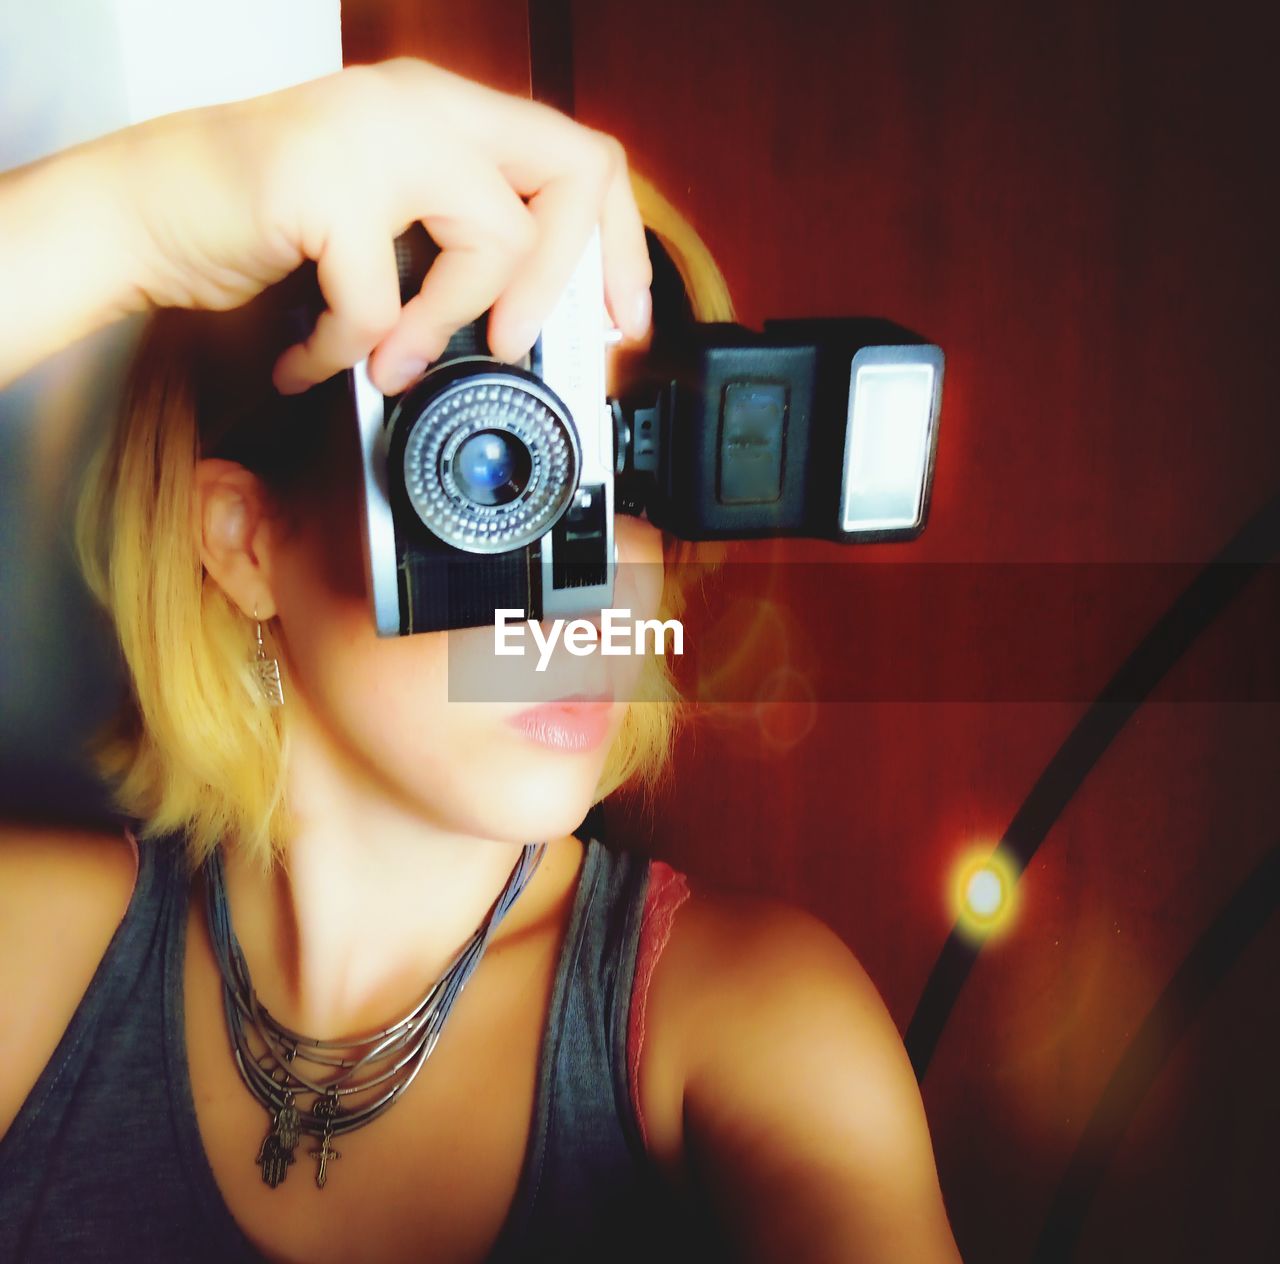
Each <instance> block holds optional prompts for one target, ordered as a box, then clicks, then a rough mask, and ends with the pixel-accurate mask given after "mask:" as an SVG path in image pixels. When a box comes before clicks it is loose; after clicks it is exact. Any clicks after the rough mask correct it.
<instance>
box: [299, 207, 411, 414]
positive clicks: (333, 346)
mask: <svg viewBox="0 0 1280 1264" xmlns="http://www.w3.org/2000/svg"><path fill="white" fill-rule="evenodd" d="M316 279H317V280H318V281H319V283H320V291H321V293H322V294H323V295H324V299H325V302H326V303H327V304H328V307H327V309H326V310H325V311H323V312H322V313H321V314H320V318H319V319H318V320H317V321H316V326H315V329H314V330H313V331H312V333H311V336H310V337H309V338H307V340H306V341H305V342H300V343H296V344H295V345H294V346H292V347H290V348H288V350H286V351H285V352H284V354H283V355H281V356H280V358H279V359H278V360H277V361H276V365H275V370H274V373H273V380H274V381H275V385H276V389H277V390H279V391H280V392H281V393H282V394H284V395H296V394H299V393H300V392H302V391H305V390H307V389H308V388H309V387H312V386H314V385H316V383H318V382H323V381H325V380H326V379H328V378H330V377H332V376H333V375H334V374H335V373H338V372H340V371H341V370H343V369H348V368H350V367H351V366H352V365H353V364H355V363H357V362H358V361H359V360H362V359H364V358H365V356H367V355H368V354H369V352H370V351H371V350H372V349H373V347H375V346H376V345H377V344H378V342H379V340H380V339H382V338H383V337H385V336H386V334H387V332H388V330H390V329H392V328H393V327H394V326H395V323H396V320H397V318H398V317H399V315H400V284H399V280H398V278H397V275H396V260H395V250H394V247H393V246H392V243H391V241H390V239H389V238H388V236H387V234H386V231H385V230H382V231H379V230H378V229H377V228H376V227H374V226H372V225H360V226H358V227H355V226H353V227H350V228H347V229H345V230H338V231H335V232H331V233H330V235H329V237H328V238H327V239H326V241H325V244H324V247H323V248H322V249H321V251H320V253H319V256H318V257H317V259H316Z"/></svg>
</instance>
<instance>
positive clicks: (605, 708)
mask: <svg viewBox="0 0 1280 1264" xmlns="http://www.w3.org/2000/svg"><path fill="white" fill-rule="evenodd" d="M612 714H613V699H612V698H610V697H608V696H607V695H602V696H596V697H585V696H574V697H571V698H561V699H559V700H557V701H556V702H544V703H541V704H540V705H539V706H536V707H530V708H529V709H528V710H527V711H521V712H519V713H517V714H516V715H513V716H509V717H508V718H507V723H508V724H510V725H511V726H512V727H513V728H514V729H516V730H517V731H518V732H520V733H523V734H524V736H525V737H527V738H528V739H529V740H530V741H531V742H536V743H537V744H538V745H539V746H545V747H546V748H547V749H549V750H558V751H566V752H569V753H572V754H577V753H581V752H583V751H589V750H594V749H595V748H596V747H597V746H599V745H600V743H601V742H603V741H604V739H605V738H606V737H607V736H608V734H609V722H610V719H611V717H612Z"/></svg>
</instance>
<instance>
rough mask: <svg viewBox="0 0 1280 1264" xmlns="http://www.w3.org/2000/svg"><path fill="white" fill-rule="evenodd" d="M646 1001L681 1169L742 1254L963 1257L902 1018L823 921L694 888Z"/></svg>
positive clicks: (943, 1260) (934, 1260) (941, 1261)
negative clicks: (673, 1102) (673, 1112)
mask: <svg viewBox="0 0 1280 1264" xmlns="http://www.w3.org/2000/svg"><path fill="white" fill-rule="evenodd" d="M651 1004H652V1005H654V1006H655V1017H657V1013H659V1012H660V1013H661V1015H662V1017H661V1020H660V1024H661V1030H660V1031H659V1030H658V1029H657V1026H658V1025H657V1024H655V1030H654V1039H655V1042H656V1043H657V1045H658V1047H659V1050H660V1052H659V1053H658V1057H659V1059H660V1060H661V1061H662V1062H663V1064H664V1065H665V1066H666V1067H667V1068H668V1075H669V1076H670V1077H671V1078H672V1079H673V1080H675V1079H677V1078H678V1080H679V1083H680V1089H681V1091H680V1102H681V1111H680V1113H681V1139H680V1140H681V1150H682V1155H683V1162H684V1165H685V1170H686V1172H687V1173H690V1174H692V1176H693V1179H694V1180H695V1181H696V1182H697V1183H698V1184H699V1185H700V1186H701V1187H702V1188H703V1190H704V1191H705V1193H706V1195H707V1196H708V1197H709V1198H710V1199H711V1200H712V1202H713V1204H714V1205H716V1206H717V1207H718V1208H720V1209H722V1210H723V1211H724V1218H725V1220H726V1223H727V1224H728V1226H729V1227H730V1230H731V1232H732V1233H733V1234H734V1236H736V1237H737V1239H738V1245H739V1247H740V1249H741V1250H743V1251H744V1252H745V1253H746V1258H749V1259H753V1260H773V1259H777V1260H783V1259H786V1260H814V1261H816V1260H836V1259H864V1260H868V1261H880V1260H885V1261H888V1260H895V1261H902V1260H910V1261H922V1262H923V1261H928V1262H929V1264H954V1262H955V1261H956V1260H958V1259H959V1255H958V1254H957V1252H956V1248H955V1244H954V1240H953V1239H952V1236H951V1231H950V1227H949V1225H948V1222H947V1217H946V1212H945V1209H944V1207H943V1202H942V1196H941V1192H940V1190H939V1186H938V1180H937V1173H936V1167H935V1164H934V1158H933V1150H932V1145H931V1142H930V1138H929V1132H928V1126H927V1123H926V1120H925V1115H924V1108H923V1105H922V1102H921V1097H920V1092H919V1088H918V1086H917V1083H916V1079H915V1075H914V1073H913V1071H912V1068H911V1064H910V1061H909V1059H908V1058H907V1055H906V1051H905V1049H904V1048H903V1044H902V1040H901V1037H900V1036H899V1033H898V1029H897V1027H896V1025H895V1023H894V1022H893V1019H892V1017H891V1015H890V1014H889V1012H888V1010H887V1009H886V1007H885V1005H884V1002H883V1000H882V999H881V997H880V994H879V992H878V990H877V989H876V987H875V984H874V983H873V982H872V980H871V979H870V977H869V976H868V974H867V972H866V971H865V970H864V969H863V967H862V965H861V963H860V962H859V961H858V959H857V957H856V956H855V955H854V953H853V952H852V951H851V950H850V949H849V947H848V946H847V945H846V944H845V943H844V941H843V940H842V939H841V938H840V936H838V935H837V934H836V933H835V932H834V931H833V930H832V929H831V928H830V927H828V926H827V925H826V924H825V923H824V922H822V921H821V920H820V919H819V918H817V917H815V916H814V915H813V914H811V913H809V912H807V911H806V910H804V909H802V908H798V907H796V906H794V905H790V904H787V903H784V902H782V901H778V900H772V899H764V898H758V897H749V896H739V895H729V894H723V893H714V892H700V891H697V890H695V892H694V893H693V895H692V897H691V898H690V899H689V900H688V901H687V902H686V903H685V905H684V906H683V908H682V909H681V910H680V912H679V914H678V915H677V917H676V919H675V923H674V925H673V928H672V933H671V938H670V941H669V943H668V946H667V950H666V952H664V954H663V959H662V961H661V962H660V964H659V968H658V970H657V971H655V975H654V980H653V988H652V991H651Z"/></svg>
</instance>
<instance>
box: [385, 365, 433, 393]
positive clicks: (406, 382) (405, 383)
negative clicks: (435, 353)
mask: <svg viewBox="0 0 1280 1264" xmlns="http://www.w3.org/2000/svg"><path fill="white" fill-rule="evenodd" d="M426 371H427V361H426V360H424V359H422V358H421V357H420V356H409V358H408V359H406V360H401V361H400V367H399V368H398V369H397V370H396V372H394V373H393V374H392V375H391V389H390V390H388V391H386V392H385V393H386V394H388V395H402V394H403V393H404V392H405V391H407V390H408V389H409V387H411V386H412V385H413V384H414V382H416V381H417V380H418V379H419V378H420V377H421V376H422V375H423V374H424V373H425V372H426Z"/></svg>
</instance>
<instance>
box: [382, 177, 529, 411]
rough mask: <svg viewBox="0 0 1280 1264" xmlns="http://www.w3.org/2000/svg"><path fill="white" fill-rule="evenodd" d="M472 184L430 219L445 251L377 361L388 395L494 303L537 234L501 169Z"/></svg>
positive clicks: (473, 179) (472, 180)
mask: <svg viewBox="0 0 1280 1264" xmlns="http://www.w3.org/2000/svg"><path fill="white" fill-rule="evenodd" d="M465 183H466V185H467V187H466V188H465V190H459V189H458V187H457V186H455V193H459V194H460V202H459V204H458V205H457V206H456V208H455V210H454V213H453V214H451V215H442V216H433V217H430V218H428V219H427V220H426V221H425V223H426V226H427V230H428V232H430V234H431V236H432V237H433V238H434V239H435V242H436V244H437V245H438V246H440V247H441V252H440V254H439V255H438V256H437V258H436V260H435V262H434V263H433V264H432V265H431V268H430V269H429V271H428V272H427V275H426V278H425V279H424V281H423V283H422V288H421V290H420V291H419V292H418V294H417V295H415V296H414V297H413V298H412V299H411V300H410V301H409V302H408V303H406V304H405V306H404V309H403V310H402V311H401V313H400V318H399V320H398V321H397V323H396V326H395V328H394V329H393V330H392V331H391V333H390V334H389V335H388V336H387V337H386V338H385V339H384V340H383V342H382V343H381V344H380V345H379V346H378V348H377V349H376V351H375V352H374V354H373V356H372V357H371V359H370V362H369V372H370V376H371V377H372V379H373V381H374V382H375V384H376V385H378V387H379V389H381V390H383V392H384V394H398V393H399V392H400V391H402V390H403V389H404V388H405V387H406V386H407V385H408V384H409V383H410V382H411V381H413V380H414V379H415V378H416V377H418V376H419V375H420V374H421V373H422V371H423V370H424V369H425V368H426V366H427V365H428V364H430V363H431V362H432V361H433V360H435V359H436V358H437V357H438V356H439V355H440V353H441V352H442V351H443V350H444V347H445V344H446V343H447V342H448V341H449V339H450V337H451V336H452V335H453V334H454V332H455V331H456V330H458V329H460V328H461V327H462V326H463V325H465V324H468V323H469V322H470V321H473V320H475V319H476V317H477V316H479V315H480V314H481V313H483V312H484V311H486V310H488V308H490V307H491V306H493V304H494V302H495V300H496V299H497V298H498V296H499V295H500V294H501V293H502V291H503V289H504V288H505V287H506V286H507V284H508V283H509V281H510V279H511V276H512V274H513V273H514V272H515V271H516V269H517V268H518V267H519V266H520V264H521V262H522V260H524V258H525V257H526V256H527V255H528V253H529V251H530V250H531V249H532V248H533V246H534V243H535V242H536V240H537V229H536V226H535V224H534V221H533V218H532V217H531V215H530V214H529V211H528V210H527V209H526V207H525V205H524V203H523V202H522V201H521V200H520V198H519V197H517V196H516V194H515V192H514V191H513V190H512V189H511V187H510V185H508V184H507V183H506V181H505V180H504V179H503V178H502V177H501V175H500V174H499V173H498V172H497V171H496V170H494V169H492V168H477V169H476V170H475V171H473V172H471V173H470V174H469V176H468V177H467V180H466V182H465ZM535 332H536V331H535ZM530 342H532V338H531V339H530Z"/></svg>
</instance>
